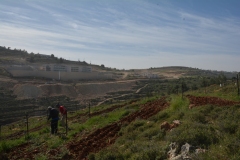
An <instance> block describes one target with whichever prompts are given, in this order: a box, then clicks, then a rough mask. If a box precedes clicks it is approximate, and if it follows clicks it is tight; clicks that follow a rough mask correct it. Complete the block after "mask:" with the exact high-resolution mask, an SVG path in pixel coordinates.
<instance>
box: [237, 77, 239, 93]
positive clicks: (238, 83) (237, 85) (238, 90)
mask: <svg viewBox="0 0 240 160" xmlns="http://www.w3.org/2000/svg"><path fill="white" fill-rule="evenodd" d="M238 80H239V73H238V74H237V88H238V96H239V82H238Z"/></svg>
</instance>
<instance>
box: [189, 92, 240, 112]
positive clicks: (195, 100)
mask: <svg viewBox="0 0 240 160" xmlns="http://www.w3.org/2000/svg"><path fill="white" fill-rule="evenodd" d="M186 97H187V98H188V99H189V101H190V105H189V108H190V109H191V108H193V107H196V106H203V105H208V104H210V105H215V106H232V105H236V104H240V102H236V101H230V100H224V99H221V98H218V97H196V96H192V95H187V96H186Z"/></svg>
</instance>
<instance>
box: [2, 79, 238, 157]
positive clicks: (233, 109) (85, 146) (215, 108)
mask: <svg viewBox="0 0 240 160" xmlns="http://www.w3.org/2000/svg"><path fill="white" fill-rule="evenodd" d="M239 106H240V98H239V96H238V95H237V88H236V86H235V84H234V83H226V85H225V86H224V87H220V86H216V85H212V86H209V87H206V88H200V89H198V90H195V91H188V92H184V94H183V97H182V95H181V94H179V95H178V94H170V95H168V96H161V95H157V94H156V95H154V96H148V97H142V98H139V99H135V100H130V101H129V100H126V101H124V102H115V103H113V104H108V105H106V104H105V105H100V106H95V107H94V108H91V111H90V114H89V111H88V110H84V109H83V110H78V111H74V112H71V113H69V115H68V124H69V126H70V128H71V130H69V131H68V132H66V131H65V128H63V127H61V126H59V133H58V134H57V135H55V136H49V132H50V131H49V125H50V124H49V122H46V120H45V118H44V117H37V118H31V119H29V120H28V122H29V124H28V127H29V130H28V132H25V131H26V127H25V125H24V124H23V123H22V122H21V121H20V122H18V123H14V124H12V125H10V126H8V127H7V126H3V127H2V130H1V138H2V139H3V141H1V142H0V151H1V156H2V157H1V158H2V159H3V158H4V157H5V158H6V157H8V158H9V159H85V158H87V159H95V160H99V159H172V160H173V159H177V158H178V159H184V158H185V159H186V158H187V159H219V160H224V159H238V158H239V156H240V152H239V151H240V145H239V142H240V139H239V128H240V126H239V123H237V121H238V119H239V116H240V107H239ZM24 133H25V134H24ZM26 133H27V134H26Z"/></svg>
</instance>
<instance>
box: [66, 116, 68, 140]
mask: <svg viewBox="0 0 240 160" xmlns="http://www.w3.org/2000/svg"><path fill="white" fill-rule="evenodd" d="M67 113H68V112H67V111H66V135H67V134H68V121H67V119H68V116H67Z"/></svg>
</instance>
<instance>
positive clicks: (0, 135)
mask: <svg viewBox="0 0 240 160" xmlns="http://www.w3.org/2000/svg"><path fill="white" fill-rule="evenodd" d="M0 139H2V124H0Z"/></svg>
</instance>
